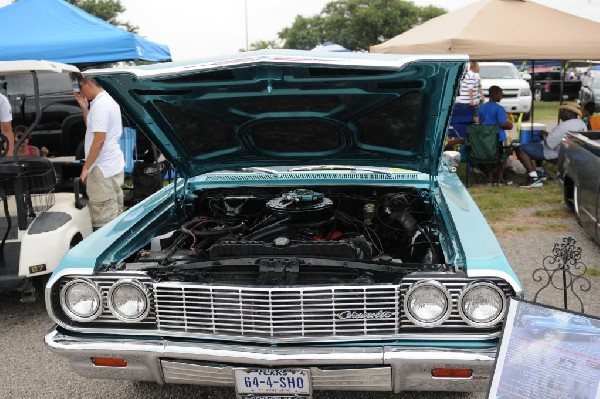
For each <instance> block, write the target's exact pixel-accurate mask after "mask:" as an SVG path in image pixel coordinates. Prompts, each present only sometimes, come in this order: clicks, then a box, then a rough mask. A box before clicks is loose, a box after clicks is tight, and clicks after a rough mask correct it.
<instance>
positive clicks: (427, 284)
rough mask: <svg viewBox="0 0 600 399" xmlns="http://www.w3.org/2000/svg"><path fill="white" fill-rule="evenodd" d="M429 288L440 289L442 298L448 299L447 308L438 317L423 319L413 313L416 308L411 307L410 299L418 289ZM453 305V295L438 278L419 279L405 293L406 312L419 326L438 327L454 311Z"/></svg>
mask: <svg viewBox="0 0 600 399" xmlns="http://www.w3.org/2000/svg"><path fill="white" fill-rule="evenodd" d="M428 288H433V289H434V290H437V291H439V293H440V294H441V295H442V298H444V299H445V301H446V309H445V310H444V311H443V312H442V313H440V315H439V317H437V318H436V319H435V320H432V321H423V320H422V319H419V318H418V316H416V315H415V314H414V313H413V311H414V310H413V309H412V308H411V307H410V299H411V296H412V295H414V294H415V292H417V291H418V290H422V289H428ZM452 306H453V303H452V295H451V294H450V292H449V291H448V289H447V288H446V287H445V286H444V285H443V284H442V283H440V282H439V281H436V280H424V281H418V282H416V283H415V284H413V285H412V286H411V287H410V288H409V289H408V291H407V292H406V294H405V295H404V314H405V315H406V317H407V318H408V319H409V320H410V321H411V322H412V323H413V324H414V325H416V326H419V327H436V326H439V325H440V324H442V323H444V322H445V321H446V320H447V319H448V317H450V314H451V313H452Z"/></svg>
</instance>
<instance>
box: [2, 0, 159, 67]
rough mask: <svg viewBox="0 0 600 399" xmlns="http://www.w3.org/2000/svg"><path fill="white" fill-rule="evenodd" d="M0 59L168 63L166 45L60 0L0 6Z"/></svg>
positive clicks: (97, 62) (39, 0)
mask: <svg viewBox="0 0 600 399" xmlns="http://www.w3.org/2000/svg"><path fill="white" fill-rule="evenodd" d="M0 29H1V31H2V34H1V35H0V60H2V61H10V60H26V59H34V60H40V59H43V60H48V61H58V62H64V63H67V64H79V65H81V64H100V63H108V62H117V61H130V60H143V61H153V62H159V61H170V60H171V53H170V51H169V48H168V46H165V45H163V44H158V43H154V42H151V41H149V40H146V39H144V38H142V37H140V36H138V35H135V34H133V33H131V32H127V31H125V30H123V29H121V28H118V27H116V26H114V25H112V24H110V23H108V22H106V21H103V20H101V19H99V18H96V17H94V16H93V15H90V14H88V13H86V12H85V11H83V10H81V9H80V8H77V7H75V6H73V5H71V4H69V3H67V2H66V1H63V0H20V1H17V2H15V3H12V4H9V5H7V6H5V7H2V8H0Z"/></svg>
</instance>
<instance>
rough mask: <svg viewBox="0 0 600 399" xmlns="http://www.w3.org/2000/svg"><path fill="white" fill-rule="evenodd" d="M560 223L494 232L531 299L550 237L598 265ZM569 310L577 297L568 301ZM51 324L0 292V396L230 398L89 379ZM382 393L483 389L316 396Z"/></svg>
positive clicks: (596, 280)
mask: <svg viewBox="0 0 600 399" xmlns="http://www.w3.org/2000/svg"><path fill="white" fill-rule="evenodd" d="M559 222H560V223H564V225H565V226H564V227H565V228H564V229H561V231H557V232H543V233H531V232H529V233H515V234H514V235H511V236H508V237H499V240H500V243H501V245H502V247H503V249H504V251H505V253H506V255H507V257H508V259H509V261H510V263H511V264H512V266H513V267H514V268H515V270H516V273H517V275H518V276H519V278H520V279H521V282H522V283H523V285H524V286H525V289H526V299H529V300H530V299H532V298H533V295H534V294H535V292H536V291H537V290H538V289H539V288H541V285H540V284H538V283H534V281H533V279H532V277H531V275H532V272H533V270H535V269H537V268H540V267H542V262H543V259H544V257H545V256H547V255H550V254H551V252H552V248H553V245H554V243H560V242H562V239H563V238H564V237H566V236H571V237H573V238H574V239H575V240H577V243H576V245H577V246H579V247H581V248H582V258H581V261H582V262H583V263H585V265H587V266H588V267H594V268H598V269H600V261H599V259H600V249H599V248H598V246H597V245H596V244H595V243H594V242H593V241H591V240H590V239H588V238H587V236H586V235H585V234H584V233H583V231H582V230H581V228H580V227H579V226H578V225H577V223H576V222H575V220H574V218H567V219H560V220H559ZM590 280H591V282H592V288H591V290H589V291H588V292H586V293H584V294H582V299H583V301H584V304H585V311H586V313H588V314H592V315H595V316H600V296H599V295H598V294H597V293H598V290H599V287H600V277H593V278H590ZM538 300H539V302H542V303H545V304H549V305H553V306H557V307H561V306H562V294H561V293H560V292H559V291H557V290H546V291H545V292H544V295H542V296H541V297H540V298H538ZM570 304H571V307H572V308H573V309H574V310H578V309H579V308H578V306H576V305H577V304H576V303H573V302H570ZM51 326H52V322H51V321H50V319H49V318H48V316H47V314H46V312H45V309H44V307H43V304H41V303H35V304H21V303H19V301H18V297H16V296H14V295H6V294H4V295H0V359H2V361H1V362H0V376H1V377H0V397H1V398H8V397H10V398H15V397H16V398H84V397H85V398H109V397H117V398H131V399H134V398H205V399H225V398H233V397H234V391H233V390H232V389H216V388H200V387H198V386H178V385H173V386H159V385H156V384H147V383H133V382H126V381H105V380H89V379H85V378H83V377H79V376H78V375H77V374H75V373H74V372H72V371H71V370H70V368H69V365H68V363H67V362H66V361H65V360H64V359H63V358H60V357H58V356H54V355H52V354H51V353H50V351H48V350H47V349H45V347H44V344H43V336H44V334H45V332H46V331H47V330H48V329H49V328H50V327H51ZM348 397H352V398H353V399H367V398H368V399H383V398H394V399H400V398H406V399H408V398H424V399H433V398H449V399H454V398H457V399H458V398H462V399H483V398H485V393H479V394H450V393H431V394H423V393H403V394H390V393H381V394H370V393H369V394H367V393H354V392H352V393H348V392H345V393H324V392H317V393H315V395H314V398H315V399H342V398H348Z"/></svg>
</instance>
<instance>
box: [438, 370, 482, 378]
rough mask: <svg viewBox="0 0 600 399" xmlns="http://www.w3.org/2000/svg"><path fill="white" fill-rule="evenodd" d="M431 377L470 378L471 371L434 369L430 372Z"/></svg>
mask: <svg viewBox="0 0 600 399" xmlns="http://www.w3.org/2000/svg"><path fill="white" fill-rule="evenodd" d="M431 376H432V377H436V378H471V377H472V376H473V370H472V369H447V368H436V369H433V370H431Z"/></svg>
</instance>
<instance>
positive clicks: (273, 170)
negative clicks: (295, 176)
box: [240, 166, 279, 175]
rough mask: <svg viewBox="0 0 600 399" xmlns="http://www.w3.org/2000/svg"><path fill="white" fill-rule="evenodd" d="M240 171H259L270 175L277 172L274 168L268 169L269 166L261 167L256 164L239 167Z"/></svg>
mask: <svg viewBox="0 0 600 399" xmlns="http://www.w3.org/2000/svg"><path fill="white" fill-rule="evenodd" d="M240 170H241V171H242V172H253V173H254V172H261V173H268V174H270V175H274V174H277V173H279V172H277V171H276V170H275V169H269V168H261V167H258V166H250V167H248V168H241V169H240Z"/></svg>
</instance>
